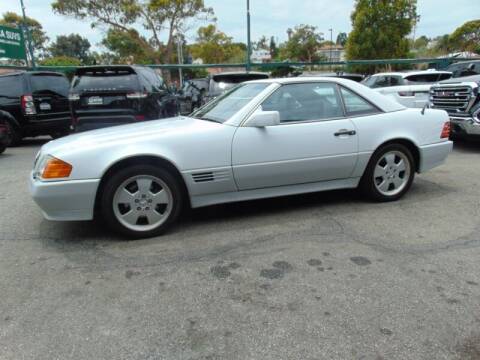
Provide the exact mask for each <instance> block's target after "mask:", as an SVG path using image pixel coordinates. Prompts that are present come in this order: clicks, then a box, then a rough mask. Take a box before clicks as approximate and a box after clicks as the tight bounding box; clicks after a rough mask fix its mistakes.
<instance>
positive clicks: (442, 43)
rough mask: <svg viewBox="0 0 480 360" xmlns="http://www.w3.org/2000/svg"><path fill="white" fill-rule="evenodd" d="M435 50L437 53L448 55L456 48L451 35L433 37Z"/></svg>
mask: <svg viewBox="0 0 480 360" xmlns="http://www.w3.org/2000/svg"><path fill="white" fill-rule="evenodd" d="M433 42H434V44H435V45H434V51H435V53H436V54H440V55H446V54H448V53H450V52H452V51H453V50H454V47H453V45H452V42H451V41H450V35H448V34H445V35H441V36H437V37H436V38H435V39H433Z"/></svg>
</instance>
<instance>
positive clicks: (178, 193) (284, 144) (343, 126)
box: [30, 77, 452, 238]
mask: <svg viewBox="0 0 480 360" xmlns="http://www.w3.org/2000/svg"><path fill="white" fill-rule="evenodd" d="M449 131H450V123H449V119H448V115H447V113H446V112H444V111H441V110H430V109H426V110H425V109H424V110H422V111H421V110H420V109H405V108H404V107H403V106H402V105H399V104H397V103H395V102H393V101H391V100H389V99H388V98H386V97H384V96H383V95H381V94H379V93H377V92H374V91H373V90H370V89H369V88H367V87H365V86H363V85H360V84H358V83H355V82H353V81H350V80H344V79H337V78H318V77H316V78H301V79H299V78H290V79H268V80H257V81H252V82H247V83H243V84H241V85H239V86H237V87H235V88H233V89H231V90H230V91H229V92H227V93H225V94H224V95H222V96H220V97H218V98H216V99H215V100H213V101H211V102H210V103H208V104H206V105H205V106H203V107H202V108H200V109H199V110H197V111H196V112H195V113H193V114H192V115H191V116H188V117H186V116H182V117H176V118H171V119H163V120H156V121H150V122H143V123H138V124H132V125H124V126H118V127H112V128H107V129H102V130H96V131H91V132H86V133H82V134H76V135H72V136H69V137H66V138H63V139H59V140H55V141H51V142H49V143H47V144H45V145H44V146H43V147H42V148H41V150H40V151H39V153H38V155H37V157H36V159H35V165H34V169H33V172H32V174H31V177H30V189H31V194H32V196H33V198H34V200H35V201H36V203H37V204H38V205H39V206H40V207H41V209H42V210H43V213H44V215H45V217H46V218H47V219H49V220H90V219H93V218H94V217H95V216H97V215H100V216H102V217H103V219H104V220H105V221H106V223H107V224H108V225H110V227H111V228H113V229H114V230H116V231H118V232H120V233H121V234H124V235H126V236H128V237H131V238H140V237H149V236H155V235H159V234H161V233H163V232H164V231H165V230H166V229H167V228H168V226H169V225H171V224H172V223H173V222H174V221H175V220H176V219H177V217H178V216H179V214H180V213H181V211H182V208H184V207H185V206H190V207H194V208H197V207H201V206H208V205H212V204H219V203H227V202H235V201H243V200H251V199H260V198H268V197H276V196H284V195H292V194H300V193H308V192H316V191H323V190H331V189H347V188H357V187H360V188H361V189H362V190H363V191H364V192H365V193H366V194H367V195H368V196H369V197H370V198H371V199H373V200H375V201H392V200H397V199H399V198H400V197H402V196H403V195H404V194H405V193H406V192H407V191H408V189H409V188H410V185H411V184H412V181H413V179H414V175H415V173H417V172H418V173H421V172H424V171H427V170H429V169H431V168H433V167H435V166H438V165H440V164H442V163H443V162H444V161H445V159H446V157H447V156H448V154H449V153H450V151H451V149H452V143H451V142H450V141H449V140H448V137H449Z"/></svg>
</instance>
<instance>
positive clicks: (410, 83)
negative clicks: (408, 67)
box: [362, 69, 452, 108]
mask: <svg viewBox="0 0 480 360" xmlns="http://www.w3.org/2000/svg"><path fill="white" fill-rule="evenodd" d="M451 77H452V73H451V72H449V71H437V70H433V69H430V70H423V71H410V72H389V73H378V74H374V75H371V76H368V77H367V78H365V79H364V80H363V81H362V84H363V85H365V86H368V87H369V88H372V89H373V90H375V91H378V92H379V93H381V94H383V95H386V96H388V97H390V98H392V99H393V100H395V101H396V102H398V103H400V104H402V105H403V106H406V107H409V108H423V107H424V106H425V104H427V103H428V101H429V94H430V88H431V86H432V85H433V84H436V83H438V82H439V81H442V80H447V79H450V78H451Z"/></svg>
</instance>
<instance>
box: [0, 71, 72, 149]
mask: <svg viewBox="0 0 480 360" xmlns="http://www.w3.org/2000/svg"><path fill="white" fill-rule="evenodd" d="M69 87H70V84H69V81H68V79H67V78H66V77H65V76H64V75H63V74H60V73H55V72H45V71H29V72H15V73H10V74H6V75H1V76H0V110H2V111H3V114H2V116H3V117H4V118H5V119H6V124H7V127H8V129H9V133H10V136H11V142H12V145H16V144H18V143H19V142H20V140H21V139H22V138H23V137H26V136H37V135H51V136H53V137H59V136H62V135H66V134H68V132H69V128H70V122H71V118H70V113H69V109H68V89H69Z"/></svg>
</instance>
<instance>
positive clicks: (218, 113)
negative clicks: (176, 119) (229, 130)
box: [192, 83, 270, 123]
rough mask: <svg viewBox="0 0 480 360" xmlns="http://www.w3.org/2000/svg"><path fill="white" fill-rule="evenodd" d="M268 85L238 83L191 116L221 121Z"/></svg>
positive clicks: (229, 116) (238, 109) (230, 115)
mask: <svg viewBox="0 0 480 360" xmlns="http://www.w3.org/2000/svg"><path fill="white" fill-rule="evenodd" d="M269 85H270V84H269V83H253V84H242V85H238V86H236V87H234V88H233V89H231V90H230V91H228V92H226V93H225V94H223V95H222V96H219V97H218V98H216V99H214V100H212V101H211V102H209V103H208V104H207V105H205V106H204V107H202V108H201V109H199V110H198V111H196V112H195V113H193V115H192V116H193V117H194V118H197V119H202V120H209V121H215V122H219V123H223V122H225V121H227V120H228V119H230V118H231V117H232V116H233V115H235V114H236V113H237V112H238V111H240V110H241V109H242V108H243V107H244V106H245V105H246V104H248V103H249V102H250V101H251V100H252V99H253V98H254V97H255V96H257V95H258V94H260V93H261V92H262V91H263V90H264V89H266V88H267V87H268V86H269Z"/></svg>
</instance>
